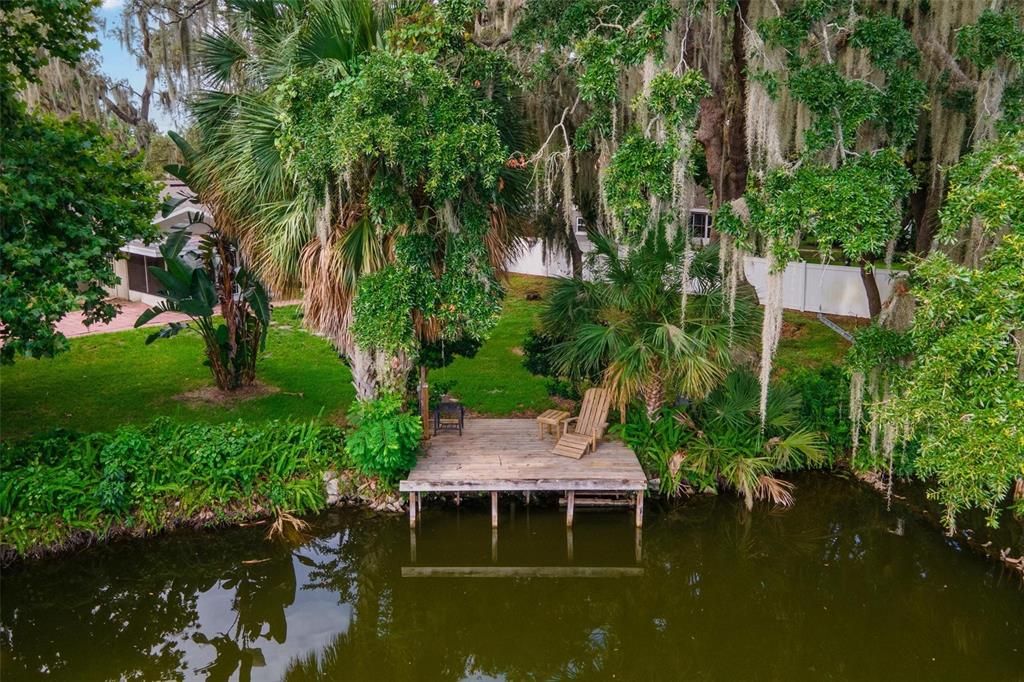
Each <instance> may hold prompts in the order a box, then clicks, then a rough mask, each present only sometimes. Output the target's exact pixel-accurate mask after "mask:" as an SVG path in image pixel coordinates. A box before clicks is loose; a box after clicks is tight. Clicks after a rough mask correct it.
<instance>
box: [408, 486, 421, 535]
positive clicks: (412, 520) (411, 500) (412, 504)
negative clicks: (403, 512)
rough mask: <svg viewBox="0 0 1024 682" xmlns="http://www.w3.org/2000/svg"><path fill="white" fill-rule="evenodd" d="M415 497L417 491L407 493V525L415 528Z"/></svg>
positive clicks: (417, 494) (416, 504)
mask: <svg viewBox="0 0 1024 682" xmlns="http://www.w3.org/2000/svg"><path fill="white" fill-rule="evenodd" d="M417 497H419V493H412V492H411V493H409V527H410V528H415V527H416V511H417V507H418V500H417V499H416V498H417Z"/></svg>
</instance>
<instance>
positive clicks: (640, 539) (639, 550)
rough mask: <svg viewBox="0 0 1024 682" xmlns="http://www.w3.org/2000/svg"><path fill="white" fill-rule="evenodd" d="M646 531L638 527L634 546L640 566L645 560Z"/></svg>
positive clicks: (635, 555)
mask: <svg viewBox="0 0 1024 682" xmlns="http://www.w3.org/2000/svg"><path fill="white" fill-rule="evenodd" d="M643 543H644V531H643V529H642V528H640V526H637V527H636V538H635V543H634V546H633V555H634V558H635V559H636V562H637V563H638V564H639V563H640V562H641V561H643V558H644V544H643Z"/></svg>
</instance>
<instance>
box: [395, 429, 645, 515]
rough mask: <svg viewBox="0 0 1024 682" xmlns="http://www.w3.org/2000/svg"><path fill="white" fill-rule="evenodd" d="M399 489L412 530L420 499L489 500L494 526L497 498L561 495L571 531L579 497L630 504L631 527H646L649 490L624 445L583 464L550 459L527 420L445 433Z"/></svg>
mask: <svg viewBox="0 0 1024 682" xmlns="http://www.w3.org/2000/svg"><path fill="white" fill-rule="evenodd" d="M426 447H427V452H426V454H425V455H424V456H423V457H421V458H420V460H419V462H417V463H416V466H415V467H414V468H413V470H412V471H411V472H410V473H409V477H408V478H407V479H405V480H404V481H401V482H400V483H399V490H401V491H402V492H405V493H409V523H410V525H411V526H413V527H415V526H416V523H417V521H416V517H417V514H418V512H419V511H420V509H421V507H422V500H421V495H422V494H423V493H464V492H484V493H490V494H491V525H492V526H493V527H497V525H498V493H499V492H523V493H526V494H527V495H529V494H530V493H532V492H564V493H565V498H566V523H567V525H569V526H571V525H572V523H573V513H574V510H575V501H576V493H577V492H585V493H588V494H600V493H613V494H624V495H628V496H629V497H630V498H632V502H631V504H630V506H634V507H635V510H636V525H637V526H638V527H639V526H640V525H642V522H643V499H644V498H643V495H644V490H645V489H646V488H647V477H646V476H645V475H644V472H643V469H642V468H641V467H640V462H639V461H637V458H636V455H635V454H634V453H633V451H632V450H630V449H629V448H628V447H626V446H625V445H623V444H622V443H619V442H615V441H604V442H602V443H601V444H600V446H599V447H598V448H597V450H595V451H594V452H591V453H589V454H587V455H586V456H584V457H582V458H581V459H572V458H569V457H562V456H560V455H555V454H553V453H552V452H551V450H552V448H553V447H554V441H553V439H552V438H544V439H540V438H538V435H537V428H536V425H535V424H534V422H533V420H530V419H470V420H467V422H466V428H465V430H464V432H463V435H462V436H459V435H458V434H455V433H443V434H440V435H438V436H436V437H434V438H433V439H431V440H430V441H429V444H428V445H427V446H426Z"/></svg>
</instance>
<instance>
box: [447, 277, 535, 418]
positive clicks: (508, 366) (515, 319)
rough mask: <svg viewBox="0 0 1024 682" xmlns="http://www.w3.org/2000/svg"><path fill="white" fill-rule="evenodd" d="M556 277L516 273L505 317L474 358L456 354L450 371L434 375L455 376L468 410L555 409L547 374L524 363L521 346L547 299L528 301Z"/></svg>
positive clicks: (532, 411)
mask: <svg viewBox="0 0 1024 682" xmlns="http://www.w3.org/2000/svg"><path fill="white" fill-rule="evenodd" d="M550 284H551V280H549V279H545V278H544V277H529V276H526V275H513V276H512V278H511V281H510V282H509V290H508V294H507V296H506V298H505V307H504V310H503V311H502V315H501V320H499V321H498V325H497V326H496V327H495V328H494V331H493V332H492V333H491V338H490V339H489V340H488V341H487V343H485V344H484V345H483V346H482V347H481V348H480V351H479V352H478V353H477V354H476V357H474V358H456V359H455V361H454V362H452V364H450V365H449V366H448V367H445V368H444V369H439V370H434V371H432V372H431V373H430V381H432V382H433V381H444V380H449V381H450V380H454V381H457V382H458V383H457V384H456V386H455V388H454V389H452V393H453V394H455V395H457V396H458V397H459V398H460V400H461V401H462V402H463V404H465V405H466V408H467V409H468V410H471V411H473V412H476V413H479V414H488V415H494V416H509V415H517V414H526V413H530V414H536V413H539V412H543V411H544V410H546V409H548V408H550V407H554V403H552V402H551V399H550V398H549V397H548V392H547V390H546V389H545V388H544V378H543V377H538V376H534V375H532V374H530V373H529V372H528V371H526V368H525V367H523V357H522V351H521V349H520V346H521V345H522V343H523V339H524V338H525V336H526V333H527V332H528V331H529V330H530V329H531V328H532V327H533V326H534V323H535V322H536V319H537V315H538V313H539V312H540V309H541V306H542V305H543V301H527V300H526V294H527V292H530V291H534V292H537V293H539V294H541V295H542V296H543V295H544V294H545V293H546V292H547V289H548V287H549V286H550Z"/></svg>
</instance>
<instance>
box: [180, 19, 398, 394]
mask: <svg viewBox="0 0 1024 682" xmlns="http://www.w3.org/2000/svg"><path fill="white" fill-rule="evenodd" d="M227 6H228V9H229V15H228V20H227V21H226V26H227V28H225V29H223V30H220V31H218V32H216V33H214V34H212V35H207V36H204V37H203V39H202V41H201V43H200V46H199V60H198V61H199V64H200V68H201V69H202V73H203V76H204V78H205V82H206V83H207V84H208V85H209V89H207V90H204V91H202V92H200V93H199V95H198V96H197V97H196V98H195V99H194V101H193V102H192V107H191V108H192V113H193V115H194V118H195V130H196V132H197V134H198V138H199V140H198V142H197V144H196V145H195V146H196V150H197V157H198V158H197V162H196V163H195V168H194V172H193V174H194V176H195V177H196V180H197V182H199V183H201V184H203V185H204V186H205V187H206V188H207V192H206V193H205V194H206V197H207V200H208V201H209V202H212V203H215V204H216V205H217V206H218V207H219V208H220V209H221V211H220V212H221V213H223V214H227V215H229V216H230V218H231V220H230V222H231V228H232V231H233V232H234V236H235V237H236V238H237V239H238V241H239V243H240V245H241V247H242V250H243V251H244V252H245V253H246V254H247V256H248V258H249V261H250V262H251V263H252V265H253V267H254V268H255V269H256V271H257V272H258V273H259V274H260V275H261V277H262V278H263V280H264V281H265V282H266V283H267V285H268V286H269V287H270V288H271V289H272V290H273V291H274V292H276V293H277V294H278V295H284V294H286V293H290V292H293V291H296V290H302V292H303V300H304V307H305V311H304V312H305V315H304V318H303V319H304V321H305V323H306V324H307V325H308V326H309V327H311V328H312V329H313V330H315V331H316V332H318V333H320V334H323V335H325V336H327V337H328V338H329V339H331V341H332V342H333V343H334V344H335V345H336V347H337V348H338V349H339V351H340V352H342V353H344V354H345V355H347V356H348V357H349V359H350V363H351V365H352V371H353V383H354V384H355V386H356V392H357V395H358V396H359V397H362V398H366V397H371V396H372V394H373V392H374V382H373V378H372V369H371V361H370V359H369V357H368V354H367V353H366V352H365V351H361V350H360V349H357V348H355V345H354V344H353V343H352V339H351V337H350V335H349V334H348V326H349V323H350V321H351V304H352V297H353V295H354V291H355V285H354V283H355V281H356V280H357V279H358V277H359V276H360V275H361V274H363V273H366V272H373V271H375V270H377V269H379V268H380V267H382V265H383V264H384V262H385V251H386V248H387V245H386V244H385V243H382V241H381V240H379V239H377V238H376V236H375V235H372V234H371V233H370V231H369V230H368V229H367V228H368V226H367V221H365V220H361V218H360V216H358V215H355V214H354V213H353V212H352V211H346V210H345V202H346V200H347V199H348V197H347V196H345V192H344V188H343V187H342V186H341V185H340V184H339V185H337V188H336V189H335V190H334V192H333V194H332V191H331V189H330V188H328V187H327V186H326V183H324V186H322V187H313V186H311V185H310V184H309V183H306V182H302V181H300V178H299V177H298V176H297V174H296V172H295V171H294V170H292V169H290V168H289V167H288V163H287V158H286V157H285V155H284V154H283V153H282V150H281V148H280V147H279V146H278V138H279V136H280V133H281V121H282V117H283V116H284V115H285V114H286V111H285V108H284V107H283V105H282V103H281V100H280V99H279V97H280V89H279V88H280V86H281V84H282V83H283V82H285V80H286V79H287V78H288V77H289V76H290V75H292V74H293V73H295V72H296V71H297V70H298V69H303V68H308V69H320V70H322V71H323V72H325V73H330V74H333V75H335V76H337V77H338V78H344V77H346V76H350V75H352V74H353V73H354V71H355V69H357V68H358V63H359V58H360V57H361V56H362V55H365V54H366V53H368V52H369V51H370V50H371V49H374V48H375V47H379V46H380V45H382V41H383V37H382V36H383V33H384V31H385V30H387V28H388V27H389V26H390V25H391V23H392V21H393V14H392V13H391V12H390V10H389V9H388V7H387V6H385V5H382V4H378V3H374V2H373V1H372V0H288V1H286V2H278V1H277V0H229V1H228V3H227Z"/></svg>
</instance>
